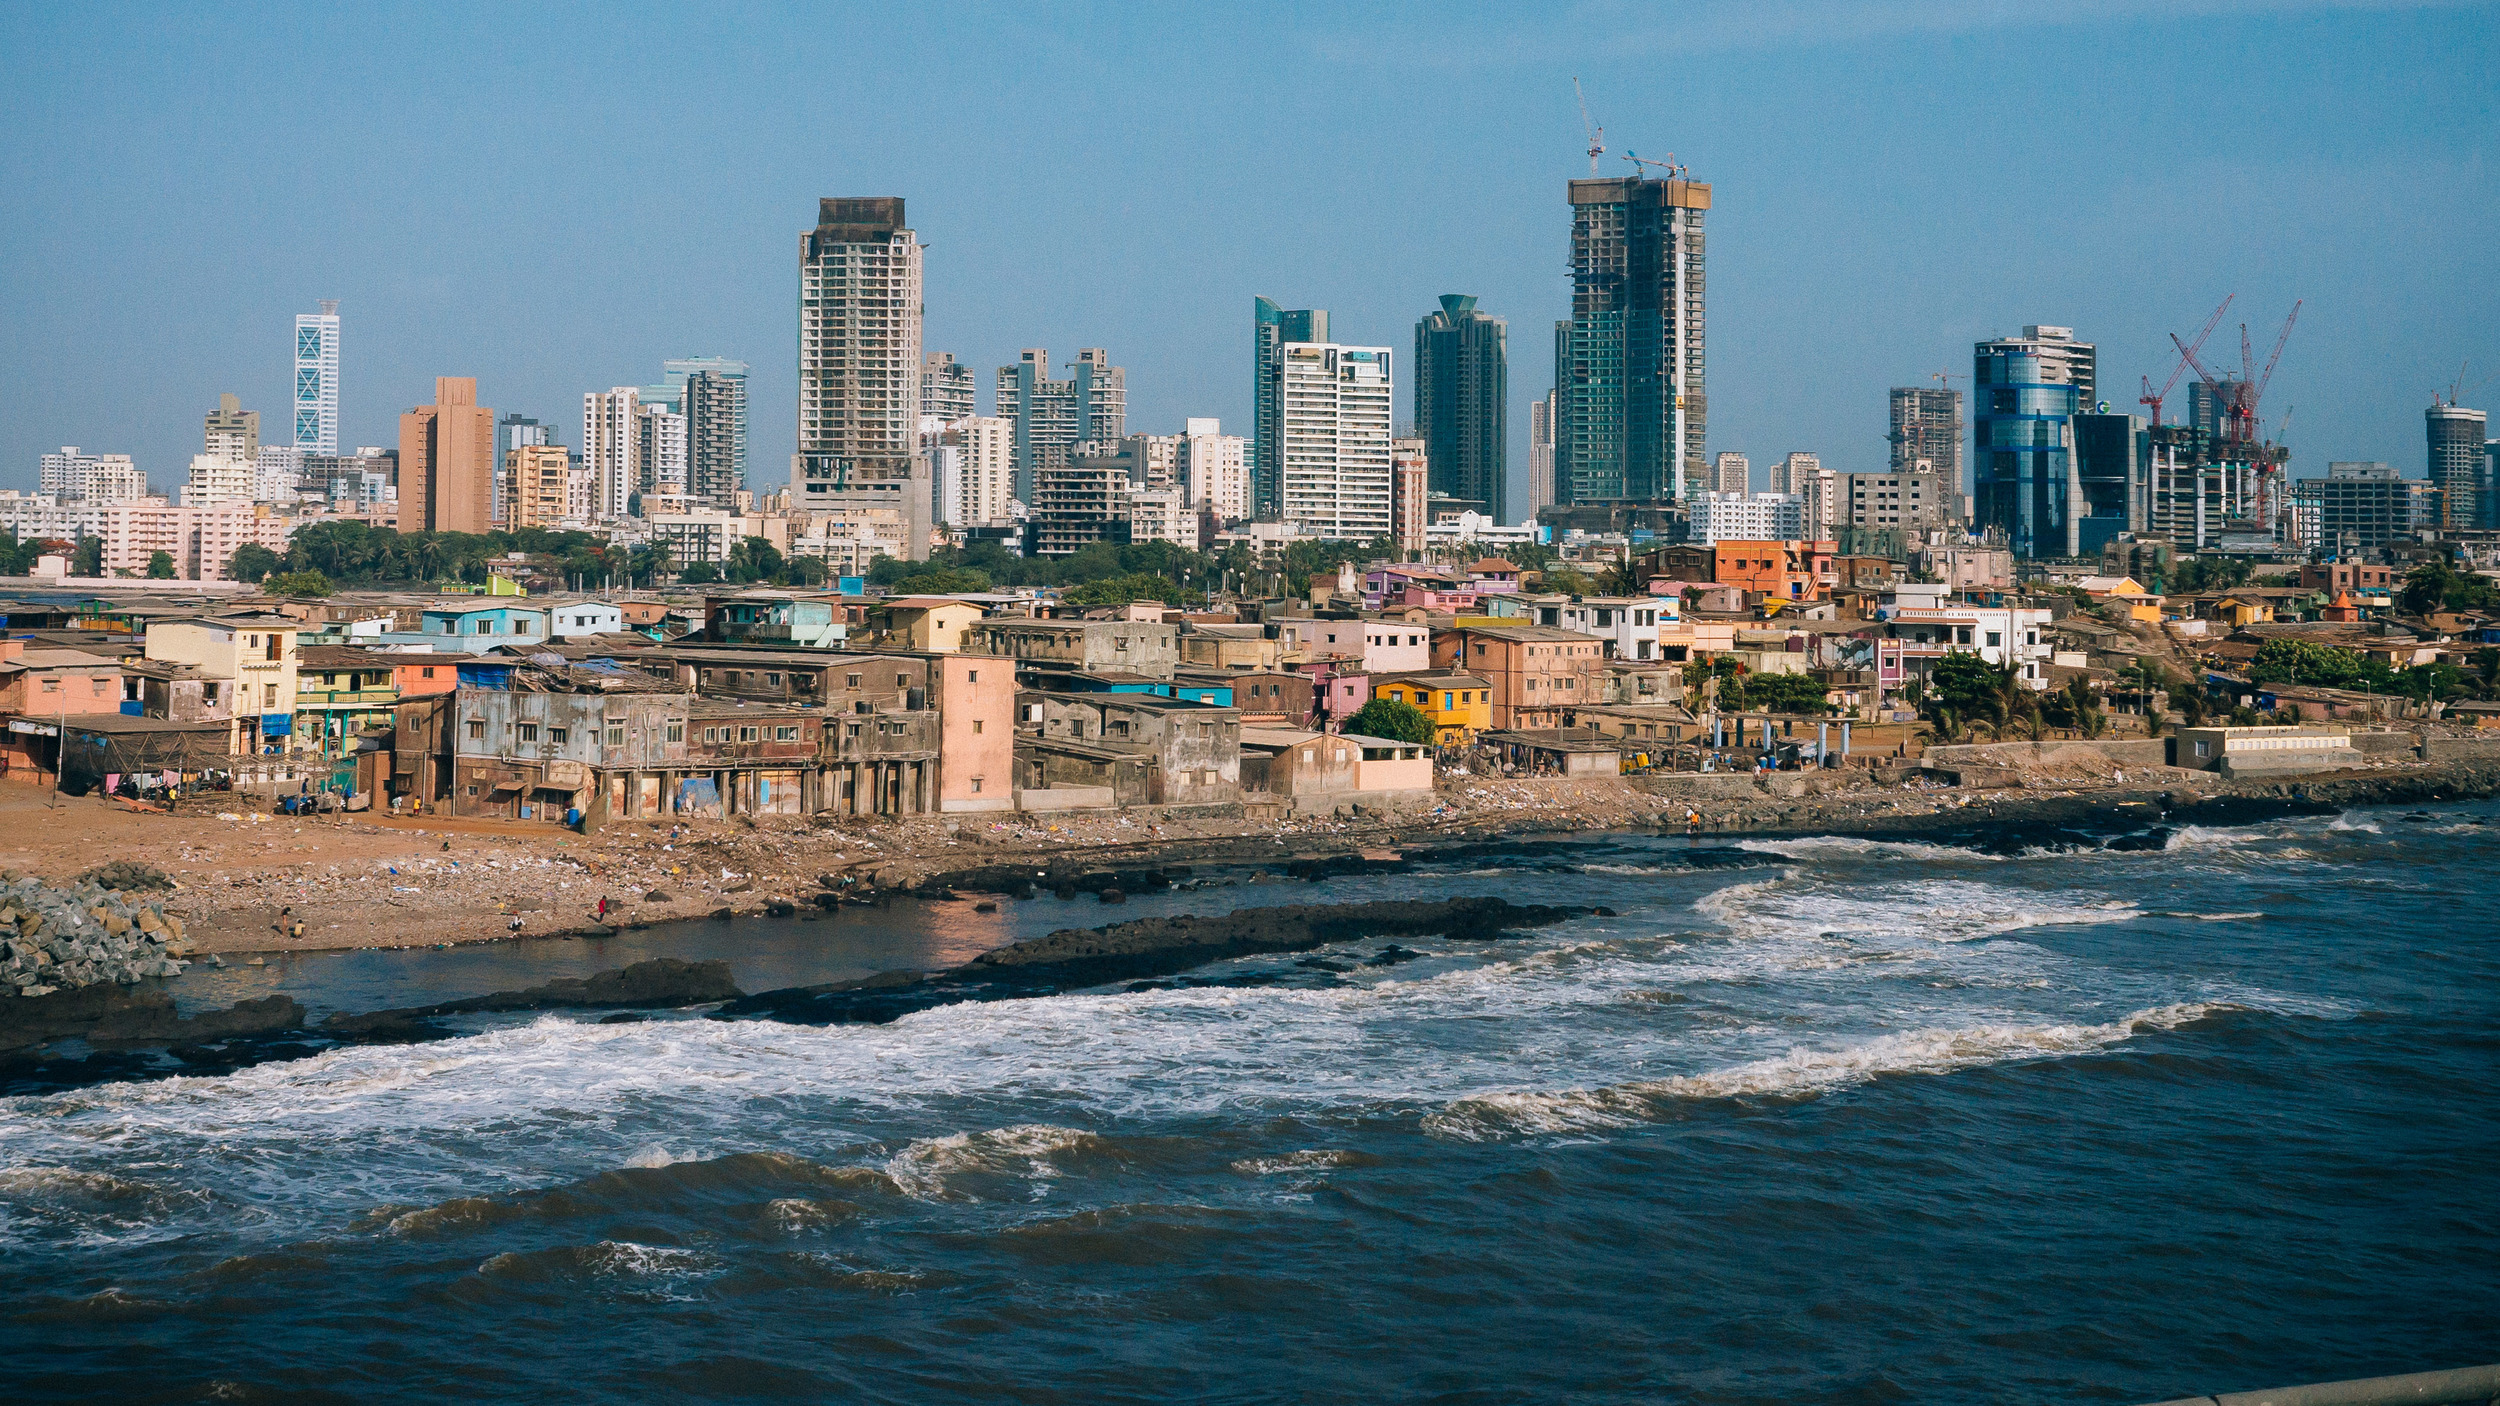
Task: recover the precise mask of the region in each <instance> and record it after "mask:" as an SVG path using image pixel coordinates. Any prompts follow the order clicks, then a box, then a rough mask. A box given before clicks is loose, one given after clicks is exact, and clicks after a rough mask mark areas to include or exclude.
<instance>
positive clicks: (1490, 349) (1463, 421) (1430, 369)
mask: <svg viewBox="0 0 2500 1406" xmlns="http://www.w3.org/2000/svg"><path fill="white" fill-rule="evenodd" d="M1509 401H1510V324H1509V323H1507V322H1504V321H1503V320H1502V319H1500V318H1498V317H1492V316H1488V315H1487V314H1484V313H1481V312H1478V311H1476V300H1475V299H1474V298H1473V297H1471V296H1469V295H1467V294H1464V293H1444V294H1442V295H1441V310H1440V311H1439V312H1436V313H1431V314H1428V315H1427V316H1426V317H1425V318H1424V319H1423V320H1422V321H1421V322H1418V323H1416V324H1415V430H1416V432H1417V433H1418V434H1420V435H1422V436H1423V439H1424V455H1425V462H1426V464H1427V465H1428V466H1429V468H1428V473H1427V484H1428V486H1429V488H1430V489H1431V491H1432V492H1434V493H1446V494H1448V495H1449V496H1451V497H1453V498H1465V499H1471V500H1473V501H1475V502H1478V503H1482V504H1484V506H1485V511H1486V512H1488V513H1490V514H1492V515H1493V516H1494V517H1495V518H1496V519H1499V520H1501V521H1504V522H1507V521H1509V520H1510V501H1509V491H1510V475H1509V473H1508V471H1507V469H1506V460H1505V457H1504V456H1505V454H1506V452H1507V447H1508V445H1509V443H1510V421H1509V417H1508V415H1507V413H1506V410H1505V407H1506V406H1507V405H1508V404H1509Z"/></svg>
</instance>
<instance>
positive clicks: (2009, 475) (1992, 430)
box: [1971, 326, 2094, 557]
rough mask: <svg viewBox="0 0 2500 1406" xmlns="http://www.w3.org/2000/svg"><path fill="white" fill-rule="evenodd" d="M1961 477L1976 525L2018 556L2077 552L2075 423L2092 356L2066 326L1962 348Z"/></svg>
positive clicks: (2084, 401)
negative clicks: (1965, 465)
mask: <svg viewBox="0 0 2500 1406" xmlns="http://www.w3.org/2000/svg"><path fill="white" fill-rule="evenodd" d="M1971 350H1972V357H1971V363H1972V373H1971V449H1972V455H1971V472H1972V475H1973V481H1972V490H1971V491H1972V496H1973V498H1975V499H1976V500H1977V501H1976V504H1975V513H1974V515H1975V516H1976V517H1977V519H1978V522H1979V526H1980V527H1982V528H1990V527H1993V528H1998V529H2001V530H2002V531H2003V532H2004V533H2005V536H2006V540H2007V541H2008V543H2009V544H2010V545H2011V546H2012V547H2013V549H2014V554H2015V555H2016V556H2020V557H2063V556H2074V555H2076V554H2077V553H2078V552H2080V551H2081V550H2082V542H2081V540H2080V537H2081V522H2082V519H2083V517H2084V515H2085V512H2086V509H2087V504H2086V502H2085V500H2084V496H2083V492H2082V484H2081V480H2079V479H2078V478H2077V477H2076V475H2075V463H2074V458H2075V416H2076V415H2078V414H2079V413H2081V412H2082V410H2083V409H2084V407H2086V406H2088V405H2090V404H2091V403H2092V386H2093V365H2094V349H2093V346H2092V344H2091V343H2090V342H2078V341H2076V340H2075V334H2074V329H2072V328H2068V327H2044V326H2033V327H2026V328H2024V329H2023V335H2021V336H2019V337H2000V338H1998V339H1996V340H1995V341H1990V342H1980V343H1978V344H1977V345H1976V346H1974V347H1973V348H1972V349H1971Z"/></svg>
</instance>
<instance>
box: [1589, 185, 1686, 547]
mask: <svg viewBox="0 0 2500 1406" xmlns="http://www.w3.org/2000/svg"><path fill="white" fill-rule="evenodd" d="M1569 196H1570V201H1571V320H1570V321H1568V322H1562V323H1556V324H1555V327H1554V380H1555V383H1556V389H1557V390H1558V391H1560V393H1561V403H1560V406H1559V409H1560V411H1561V414H1560V415H1559V416H1558V418H1557V423H1556V426H1555V430H1554V492H1555V496H1556V498H1557V499H1558V500H1559V501H1562V502H1567V503H1586V502H1597V501H1604V500H1609V499H1636V500H1650V501H1654V500H1658V499H1666V498H1675V499H1680V498H1682V497H1683V496H1684V495H1685V489H1686V483H1687V480H1688V479H1689V480H1691V481H1692V482H1695V483H1698V482H1699V481H1700V479H1701V477H1702V472H1703V459H1702V454H1703V445H1704V444H1705V442H1706V441H1707V439H1708V437H1709V428H1710V395H1709V383H1708V378H1707V371H1708V358H1707V356H1706V354H1705V336H1704V332H1705V329H1706V326H1707V321H1706V317H1705V311H1706V303H1707V299H1706V293H1707V288H1708V279H1707V260H1706V258H1705V252H1706V247H1707V245H1706V240H1705V237H1704V234H1703V230H1702V223H1703V217H1704V216H1705V215H1707V214H1708V212H1709V209H1710V187H1709V186H1708V185H1707V184H1705V183H1702V182H1699V181H1686V180H1675V179H1668V180H1654V181H1653V180H1642V179H1637V178H1633V177H1621V178H1604V179H1592V180H1575V181H1573V182H1571V184H1570V192H1569Z"/></svg>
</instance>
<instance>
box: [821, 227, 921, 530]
mask: <svg viewBox="0 0 2500 1406" xmlns="http://www.w3.org/2000/svg"><path fill="white" fill-rule="evenodd" d="M922 254H923V250H922V247H921V244H920V240H919V238H918V236H916V235H915V234H914V233H913V232H912V230H911V229H910V227H909V225H908V223H907V221H906V220H905V218H904V212H903V201H902V198H901V197H899V196H868V197H859V198H845V197H827V198H825V199H823V200H821V201H819V202H818V204H817V219H816V227H815V228H814V229H812V230H808V231H806V232H805V233H803V234H801V235H800V236H799V434H798V444H799V449H798V453H796V454H795V455H793V456H791V461H790V510H791V511H792V512H794V513H815V512H834V511H839V512H842V513H845V514H849V513H852V512H853V511H854V510H866V509H872V508H883V509H890V510H892V511H894V512H896V513H898V514H899V519H898V520H899V521H901V522H902V523H903V524H904V535H905V538H906V545H907V547H908V550H909V552H910V555H911V558H912V559H913V560H915V561H921V560H926V559H927V557H928V555H929V523H930V520H931V515H932V512H933V511H934V509H935V507H936V503H935V500H934V495H933V493H932V491H931V484H930V477H929V461H928V458H927V456H926V455H924V454H922V453H921V451H920V317H921V259H922Z"/></svg>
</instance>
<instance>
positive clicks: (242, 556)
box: [226, 542, 286, 581]
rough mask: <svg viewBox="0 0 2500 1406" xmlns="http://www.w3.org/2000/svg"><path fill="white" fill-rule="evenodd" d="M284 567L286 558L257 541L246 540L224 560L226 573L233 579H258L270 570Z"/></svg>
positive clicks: (266, 574) (280, 569)
mask: <svg viewBox="0 0 2500 1406" xmlns="http://www.w3.org/2000/svg"><path fill="white" fill-rule="evenodd" d="M285 569H286V558H285V557H282V556H280V555H278V554H277V553H276V552H273V551H271V550H269V549H268V548H267V547H264V546H262V545H261V544H260V543H258V542H246V543H244V544H243V545H242V546H240V547H237V548H235V549H234V555H233V556H232V557H231V558H229V559H228V560H227V562H226V575H227V577H228V578H229V579H231V580H235V581H260V580H264V579H266V578H267V577H268V575H269V573H270V572H272V571H283V570H285Z"/></svg>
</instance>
